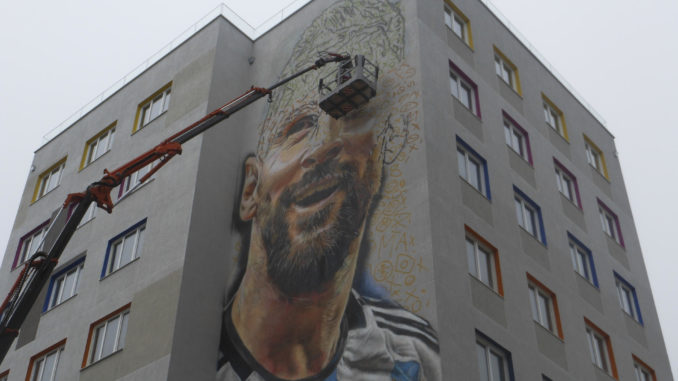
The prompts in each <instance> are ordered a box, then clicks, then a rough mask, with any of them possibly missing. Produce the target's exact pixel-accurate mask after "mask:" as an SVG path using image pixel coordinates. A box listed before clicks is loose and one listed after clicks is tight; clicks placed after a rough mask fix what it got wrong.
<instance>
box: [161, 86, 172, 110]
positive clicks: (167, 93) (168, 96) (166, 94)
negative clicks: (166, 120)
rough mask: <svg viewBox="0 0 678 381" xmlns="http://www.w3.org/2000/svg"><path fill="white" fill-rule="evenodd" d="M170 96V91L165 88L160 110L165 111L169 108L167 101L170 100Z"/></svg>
mask: <svg viewBox="0 0 678 381" xmlns="http://www.w3.org/2000/svg"><path fill="white" fill-rule="evenodd" d="M171 96H172V91H171V90H167V92H165V99H164V100H163V103H162V111H167V109H168V108H169V102H170V98H171Z"/></svg>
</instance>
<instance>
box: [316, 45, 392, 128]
mask: <svg viewBox="0 0 678 381" xmlns="http://www.w3.org/2000/svg"><path fill="white" fill-rule="evenodd" d="M378 77H379V68H378V67H377V66H376V65H374V64H373V63H371V62H370V61H368V60H367V59H366V58H365V56H363V55H360V54H358V55H356V56H355V59H354V60H353V61H351V60H350V59H348V60H345V61H342V62H341V63H340V65H339V68H338V69H337V70H335V71H333V72H332V73H330V74H329V75H328V76H327V77H325V78H321V79H320V82H319V83H318V91H319V92H320V104H319V105H320V108H321V109H322V110H323V111H325V112H326V113H328V114H329V115H330V116H332V117H333V118H334V119H338V118H341V117H342V116H344V115H346V114H348V113H349V112H351V111H353V110H355V109H358V108H360V107H362V106H363V105H365V104H366V103H367V102H369V100H370V99H372V98H373V97H374V96H375V95H376V94H377V78H378Z"/></svg>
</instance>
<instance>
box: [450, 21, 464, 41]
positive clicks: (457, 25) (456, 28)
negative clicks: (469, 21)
mask: <svg viewBox="0 0 678 381" xmlns="http://www.w3.org/2000/svg"><path fill="white" fill-rule="evenodd" d="M452 31H453V32H454V34H456V35H457V36H459V38H461V39H462V40H464V22H463V20H461V19H459V17H457V16H456V15H455V16H454V17H453V18H452Z"/></svg>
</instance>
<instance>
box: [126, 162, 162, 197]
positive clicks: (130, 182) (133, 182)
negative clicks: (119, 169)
mask: <svg viewBox="0 0 678 381" xmlns="http://www.w3.org/2000/svg"><path fill="white" fill-rule="evenodd" d="M155 164H156V162H155V161H154V162H152V163H151V164H147V165H146V166H144V167H142V168H141V169H139V170H138V171H136V172H134V173H132V174H131V175H129V176H127V177H125V178H124V179H123V181H122V184H121V185H120V187H121V189H122V190H121V192H120V196H119V197H118V200H120V199H122V198H123V197H125V196H127V195H128V194H129V193H132V192H134V191H135V190H136V189H137V188H138V187H139V186H140V185H141V182H140V181H139V180H141V178H142V177H144V176H145V175H146V174H147V173H148V172H149V171H150V170H151V169H153V167H154V166H155ZM150 180H151V179H148V180H146V181H147V182H148V181H150Z"/></svg>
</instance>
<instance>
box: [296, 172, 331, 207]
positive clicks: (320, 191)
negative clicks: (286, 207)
mask: <svg viewBox="0 0 678 381" xmlns="http://www.w3.org/2000/svg"><path fill="white" fill-rule="evenodd" d="M337 189H339V180H338V179H336V178H330V179H326V180H321V181H319V182H316V183H315V184H312V185H311V186H309V187H307V188H306V189H305V190H304V191H303V192H301V195H300V196H299V197H297V200H296V202H295V204H296V205H297V206H299V207H302V208H307V207H310V206H313V205H315V204H320V203H322V202H323V201H325V200H328V199H329V198H331V196H332V195H333V194H334V193H335V192H336V190H337Z"/></svg>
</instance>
